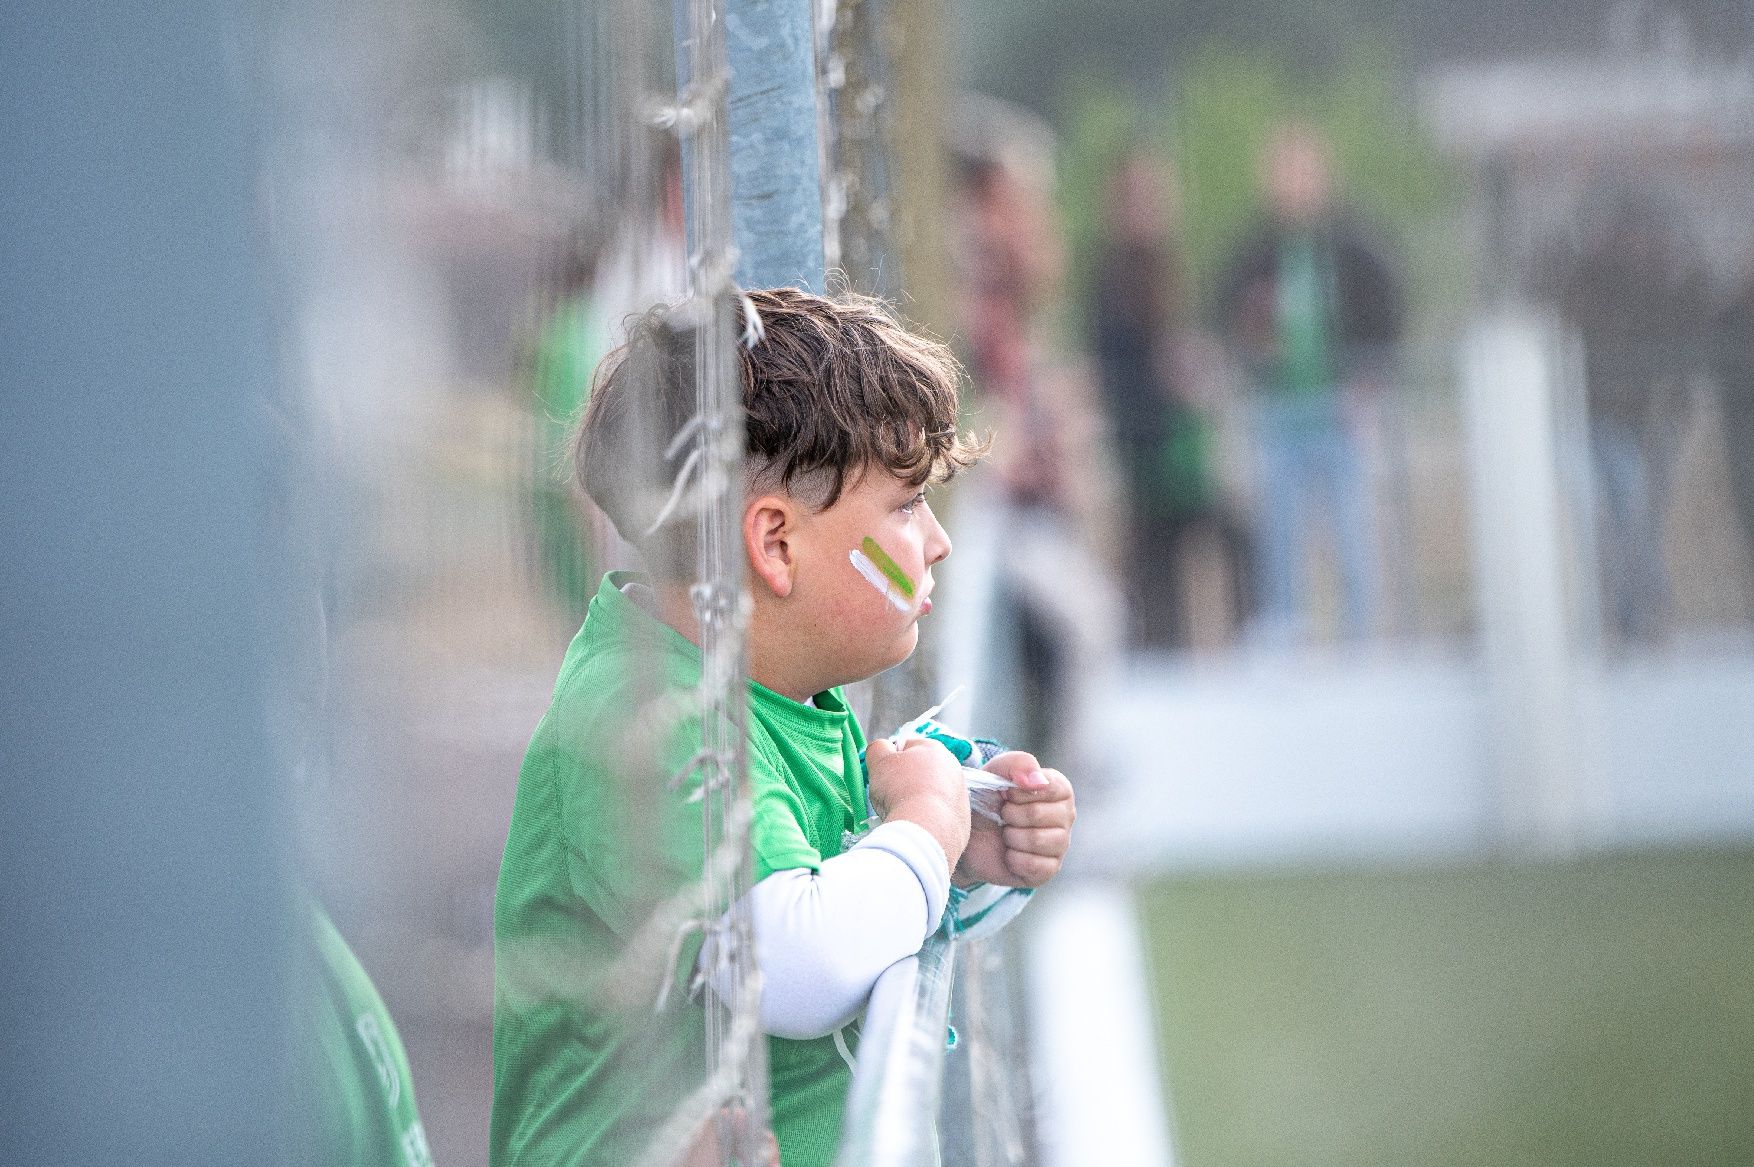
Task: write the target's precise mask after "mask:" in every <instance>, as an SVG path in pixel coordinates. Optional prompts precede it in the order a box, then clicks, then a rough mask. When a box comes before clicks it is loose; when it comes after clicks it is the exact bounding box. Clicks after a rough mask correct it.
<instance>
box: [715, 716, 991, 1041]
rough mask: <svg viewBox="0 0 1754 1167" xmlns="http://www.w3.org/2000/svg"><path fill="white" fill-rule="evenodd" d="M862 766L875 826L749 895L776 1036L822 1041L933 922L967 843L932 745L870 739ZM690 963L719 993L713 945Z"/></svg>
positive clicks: (952, 765) (954, 771)
mask: <svg viewBox="0 0 1754 1167" xmlns="http://www.w3.org/2000/svg"><path fill="white" fill-rule="evenodd" d="M865 763H866V768H867V772H868V775H869V783H868V786H869V791H870V796H871V803H872V805H873V807H875V808H876V810H877V812H878V814H879V815H881V816H882V818H883V823H882V824H881V825H880V826H878V827H877V828H876V829H875V830H873V831H872V832H871V833H870V834H869V835H867V836H866V837H865V838H864V839H863V840H862V841H861V842H860V843H859V844H858V845H857V846H855V847H853V848H852V849H851V850H849V851H847V852H845V853H843V854H841V855H837V856H836V857H834V858H833V859H829V860H827V861H826V862H824V863H822V864H821V865H820V868H817V869H812V868H809V867H803V866H798V867H787V868H786V869H784V870H778V871H775V872H774V873H773V874H772V875H769V876H768V877H767V878H766V879H763V880H762V881H761V882H759V883H758V884H756V885H755V887H754V888H753V889H752V890H751V891H750V893H749V900H750V907H751V909H752V911H753V913H754V917H755V936H756V950H757V953H758V956H757V959H758V960H759V962H760V965H761V973H762V992H761V1002H762V1003H761V1021H762V1028H763V1029H764V1030H766V1031H767V1032H768V1033H771V1034H774V1035H776V1036H779V1037H790V1038H812V1037H822V1036H825V1035H826V1034H829V1033H832V1032H834V1030H836V1029H838V1028H840V1027H841V1026H842V1025H845V1024H846V1023H847V1022H848V1021H850V1020H852V1019H853V1018H854V1017H856V1016H857V1015H858V1013H859V1010H861V1009H863V1008H864V1006H865V1001H866V999H867V998H868V997H869V996H870V993H871V986H872V985H874V984H875V983H876V981H877V978H878V977H879V976H880V975H881V974H882V972H883V970H884V969H886V968H888V967H889V966H890V965H892V964H894V963H895V962H896V961H898V960H900V959H902V958H903V957H906V956H911V955H913V954H914V953H916V952H918V951H919V950H920V945H921V944H923V943H925V940H926V937H928V936H930V935H931V934H932V932H933V931H934V930H935V929H936V928H937V926H938V920H939V918H940V917H941V916H943V914H944V907H945V904H946V903H947V902H948V899H949V895H950V870H951V868H952V867H954V866H955V865H956V862H957V860H958V859H960V858H961V856H962V850H963V848H964V846H966V845H967V843H968V831H969V810H968V787H967V785H966V784H965V783H964V781H963V778H962V768H961V766H960V765H958V763H957V761H956V759H955V758H954V757H953V756H952V755H951V753H950V751H949V750H947V749H945V748H944V746H943V745H942V744H940V743H938V742H932V741H925V740H918V741H913V742H910V743H908V744H907V745H906V746H905V747H903V748H901V749H897V748H895V747H894V746H892V745H891V744H890V743H889V742H887V741H876V742H872V743H871V744H870V746H869V747H867V749H866V751H865ZM700 967H701V968H702V969H703V970H704V971H705V972H706V974H707V980H708V983H710V984H713V986H714V990H715V991H720V992H721V995H723V992H722V991H721V990H725V989H726V988H727V986H726V985H724V984H723V981H724V980H725V977H724V975H723V970H722V969H720V968H718V967H717V952H716V950H715V948H714V947H713V946H711V945H709V946H706V947H703V948H702V950H701V956H700Z"/></svg>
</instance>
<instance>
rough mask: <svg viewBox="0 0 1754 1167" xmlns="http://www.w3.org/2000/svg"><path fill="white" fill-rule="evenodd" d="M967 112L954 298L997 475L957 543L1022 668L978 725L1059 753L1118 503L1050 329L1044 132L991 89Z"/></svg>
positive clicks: (1092, 414) (1113, 636)
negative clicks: (980, 514) (979, 573)
mask: <svg viewBox="0 0 1754 1167" xmlns="http://www.w3.org/2000/svg"><path fill="white" fill-rule="evenodd" d="M961 113H962V121H963V122H964V125H963V130H964V133H962V134H961V135H960V142H961V144H960V145H959V148H958V159H957V161H958V169H957V185H958V190H957V196H958V197H957V201H956V216H955V222H954V227H955V256H956V267H957V279H958V282H959V287H958V290H957V300H958V303H959V306H960V309H961V313H962V332H963V335H964V336H965V337H966V342H965V344H966V360H967V364H968V369H969V374H970V377H971V379H972V380H973V382H974V386H975V389H976V390H977V392H978V393H979V395H980V404H981V410H982V413H983V415H984V419H985V420H986V421H987V422H988V424H990V426H991V428H992V431H993V433H994V437H995V441H994V446H993V457H992V460H991V462H992V469H993V471H994V477H995V478H996V479H997V481H996V482H991V480H990V479H985V478H983V477H982V476H979V475H977V476H974V477H973V479H972V480H971V482H970V485H969V487H967V488H966V489H965V490H964V492H963V494H962V498H963V499H964V500H966V501H965V502H964V503H959V505H968V506H970V507H971V508H974V509H979V510H982V511H984V512H985V517H986V521H985V522H984V523H982V524H981V526H982V528H983V529H984V530H983V536H984V538H983V539H971V538H966V537H965V538H964V540H962V541H961V543H959V546H961V547H962V548H963V552H962V554H963V562H964V563H965V564H969V565H970V566H971V568H972V565H974V564H976V563H980V562H983V561H985V562H986V563H988V564H989V565H990V566H988V567H986V568H983V569H981V570H984V571H987V572H990V576H989V578H987V579H986V580H984V581H982V582H980V583H979V584H977V585H976V586H975V587H973V588H971V589H970V590H974V591H981V592H985V593H987V594H988V595H990V596H991V606H990V613H983V614H982V616H981V617H979V619H981V620H982V622H983V623H988V624H989V626H990V630H991V631H990V640H989V644H988V650H987V651H988V652H989V653H990V654H993V655H994V658H995V659H994V660H993V661H990V662H988V667H990V668H991V669H992V670H993V672H994V673H996V674H997V675H1001V676H1008V677H1010V678H1013V679H1014V681H1015V683H1016V691H1015V692H1014V693H1013V694H1009V695H1007V697H1006V698H1005V700H1004V702H1003V704H1004V705H1005V706H1006V708H1005V709H1004V710H1003V711H1002V712H1001V713H999V714H998V716H996V717H995V718H994V719H993V720H992V721H991V722H988V721H983V722H982V730H983V732H989V733H993V734H995V735H996V736H1000V737H1005V736H1011V737H1014V738H1017V739H1019V740H1022V739H1024V738H1027V740H1030V741H1032V742H1037V743H1041V744H1040V747H1039V748H1040V749H1041V750H1042V752H1054V753H1057V754H1059V755H1060V756H1067V755H1069V754H1075V753H1076V751H1077V749H1078V746H1077V745H1076V744H1075V743H1074V742H1073V741H1072V740H1070V738H1071V736H1075V733H1074V728H1073V722H1074V718H1075V713H1076V711H1077V710H1079V709H1081V708H1083V707H1084V706H1085V704H1086V703H1087V697H1086V695H1085V692H1084V690H1085V689H1086V687H1087V686H1088V685H1089V684H1090V683H1092V680H1091V679H1092V678H1093V677H1094V676H1096V675H1097V673H1098V672H1099V671H1100V670H1101V669H1102V668H1104V667H1106V662H1108V661H1109V660H1111V659H1112V657H1113V656H1114V653H1115V650H1116V649H1117V648H1118V640H1119V628H1118V621H1117V619H1116V617H1117V614H1118V613H1119V611H1120V608H1121V601H1120V598H1119V596H1118V595H1117V594H1116V589H1115V587H1114V584H1113V582H1112V580H1111V578H1110V576H1109V573H1108V570H1107V568H1106V567H1105V565H1104V563H1103V555H1102V551H1103V550H1104V549H1105V548H1106V546H1107V544H1108V542H1109V540H1108V538H1107V535H1108V532H1109V530H1110V526H1111V516H1112V512H1113V507H1112V505H1111V499H1110V498H1109V496H1108V493H1107V486H1108V475H1107V473H1106V466H1105V464H1104V459H1103V457H1102V450H1101V443H1100V433H1101V424H1100V420H1099V417H1098V407H1097V404H1096V401H1095V400H1094V395H1095V389H1094V386H1093V385H1092V384H1091V378H1090V377H1089V376H1088V375H1087V373H1086V372H1085V370H1084V369H1083V368H1082V366H1081V365H1080V363H1079V362H1078V361H1077V360H1075V359H1069V358H1068V357H1066V356H1065V355H1064V354H1060V353H1056V352H1055V349H1054V346H1053V344H1052V343H1051V341H1050V340H1049V338H1050V337H1051V336H1052V328H1051V321H1052V319H1053V318H1054V316H1055V315H1056V314H1057V313H1058V312H1059V311H1060V310H1061V309H1062V308H1063V296H1064V290H1065V289H1064V276H1065V246H1064V242H1063V239H1062V236H1061V234H1060V229H1059V224H1058V220H1057V216H1056V214H1055V211H1054V207H1053V202H1052V198H1051V192H1052V189H1053V163H1052V157H1053V151H1052V136H1051V133H1049V132H1047V130H1046V127H1045V126H1039V125H1037V124H1036V123H1034V122H1033V120H1032V119H1031V116H1030V115H1027V114H1024V113H1023V112H1022V111H1018V110H1013V109H1010V108H1009V107H1005V106H1003V104H1002V103H998V102H991V101H986V100H982V99H965V101H964V103H963V105H962V111H961ZM983 482H990V483H991V485H990V486H983V485H982V484H983ZM993 487H996V489H993ZM962 529H964V530H965V531H966V530H969V529H970V524H964V525H963V528H962ZM983 543H984V544H985V545H984V546H983V545H982V544H983ZM965 578H966V577H965Z"/></svg>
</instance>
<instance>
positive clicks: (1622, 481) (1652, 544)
mask: <svg viewBox="0 0 1754 1167" xmlns="http://www.w3.org/2000/svg"><path fill="white" fill-rule="evenodd" d="M1591 201H1592V204H1593V205H1591V206H1589V207H1586V213H1585V224H1586V226H1585V233H1584V236H1583V238H1582V240H1581V243H1580V245H1579V246H1578V248H1577V249H1576V250H1575V251H1574V252H1573V253H1571V254H1570V255H1567V256H1564V257H1562V258H1561V260H1560V261H1559V263H1558V267H1557V270H1556V272H1555V274H1554V276H1553V279H1554V284H1555V292H1556V295H1557V298H1558V302H1559V308H1560V310H1561V311H1562V312H1563V313H1564V314H1565V317H1566V319H1567V321H1568V322H1569V323H1570V324H1571V326H1572V327H1573V328H1575V329H1576V330H1577V333H1578V336H1579V338H1580V340H1581V341H1582V344H1583V375H1584V400H1585V403H1586V410H1587V413H1588V421H1589V444H1590V462H1591V470H1592V476H1593V480H1594V485H1595V492H1594V502H1595V510H1596V526H1597V537H1598V540H1599V542H1600V557H1601V571H1602V588H1603V593H1604V597H1605V599H1606V601H1607V605H1608V616H1609V619H1610V620H1611V622H1612V626H1613V629H1614V631H1615V632H1616V633H1617V634H1618V635H1619V636H1620V637H1622V638H1623V639H1625V640H1628V641H1649V640H1653V639H1656V638H1657V637H1659V636H1660V635H1661V634H1662V632H1663V630H1664V629H1665V628H1666V626H1667V624H1668V620H1669V614H1670V613H1669V606H1670V590H1669V578H1668V569H1667V567H1666V565H1665V562H1664V557H1663V528H1664V519H1665V516H1666V513H1667V509H1668V495H1669V490H1668V488H1669V481H1670V476H1671V473H1670V472H1671V471H1672V470H1673V468H1674V462H1675V454H1676V450H1677V446H1678V438H1679V434H1680V426H1681V423H1682V421H1683V420H1684V418H1685V414H1686V407H1687V400H1686V393H1687V386H1688V382H1689V380H1690V376H1691V374H1692V372H1693V371H1694V370H1695V369H1696V368H1697V367H1698V365H1699V364H1700V362H1701V359H1702V357H1703V356H1704V348H1705V346H1704V339H1705V329H1706V327H1707V325H1708V323H1709V318H1710V304H1709V302H1708V299H1707V294H1706V282H1705V279H1704V276H1703V272H1702V270H1701V268H1700V266H1699V264H1698V263H1697V261H1696V259H1695V257H1694V256H1692V255H1691V254H1689V249H1688V248H1687V247H1686V246H1685V245H1684V243H1683V240H1682V239H1681V237H1680V235H1679V233H1678V232H1677V231H1676V230H1675V228H1674V225H1673V218H1672V216H1671V215H1669V214H1668V213H1666V212H1665V211H1664V209H1663V208H1662V206H1661V205H1660V204H1659V203H1658V201H1657V200H1656V199H1654V198H1653V197H1652V196H1651V195H1650V194H1649V193H1648V192H1642V191H1639V190H1636V189H1633V188H1629V187H1614V188H1610V189H1607V190H1604V191H1601V192H1599V193H1598V195H1597V196H1596V197H1595V198H1594V199H1592V200H1591ZM1732 442H1733V439H1732Z"/></svg>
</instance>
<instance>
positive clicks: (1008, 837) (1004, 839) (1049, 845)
mask: <svg viewBox="0 0 1754 1167" xmlns="http://www.w3.org/2000/svg"><path fill="white" fill-rule="evenodd" d="M984 769H985V770H987V771H988V772H989V773H992V774H999V775H1001V776H1003V777H1005V778H1008V779H1010V781H1011V785H1012V788H1011V789H1010V790H1007V791H1005V802H1004V805H1003V806H1001V807H1000V808H999V817H1000V819H1002V820H1003V822H1002V823H995V822H993V821H992V820H990V819H986V818H981V819H976V820H975V822H974V829H973V832H972V833H971V834H970V835H969V839H968V847H967V849H966V850H964V851H963V853H962V862H961V863H960V864H958V865H957V867H956V882H957V883H959V884H963V885H967V884H971V883H996V884H999V885H1001V886H1003V887H1040V886H1041V885H1042V884H1044V883H1046V882H1047V881H1048V880H1050V879H1052V878H1053V877H1054V876H1055V875H1057V874H1059V871H1060V863H1061V861H1062V860H1064V859H1065V857H1066V851H1067V849H1068V848H1069V847H1070V846H1071V845H1072V823H1073V822H1074V821H1075V820H1076V819H1077V818H1078V806H1077V802H1076V800H1075V799H1074V798H1073V796H1072V784H1071V783H1070V782H1068V781H1067V780H1066V776H1065V775H1064V774H1062V773H1060V772H1059V771H1058V770H1044V769H1042V767H1041V763H1039V762H1037V761H1036V760H1035V755H1034V754H1026V753H1024V752H1023V751H1021V750H1010V751H1008V752H1006V753H1003V754H1000V755H999V756H998V757H996V758H994V759H993V760H992V761H990V762H988V763H987V764H986V766H985V767H984Z"/></svg>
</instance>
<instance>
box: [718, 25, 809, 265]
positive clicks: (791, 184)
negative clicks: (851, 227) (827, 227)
mask: <svg viewBox="0 0 1754 1167" xmlns="http://www.w3.org/2000/svg"><path fill="white" fill-rule="evenodd" d="M813 10H814V4H813V3H812V0H725V3H724V7H723V17H724V22H725V53H726V57H727V59H728V61H729V62H730V67H731V92H730V99H729V120H730V146H731V192H732V194H731V237H732V238H733V239H734V240H735V241H736V244H737V253H738V259H737V282H738V283H739V284H741V285H742V286H743V287H745V288H768V287H777V286H779V285H782V284H791V285H794V286H796V287H801V288H807V289H809V290H810V291H813V292H820V291H822V289H823V274H824V273H823V251H822V154H823V139H822V110H821V103H820V101H819V100H818V93H817V84H816V31H815V22H814V18H813Z"/></svg>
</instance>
